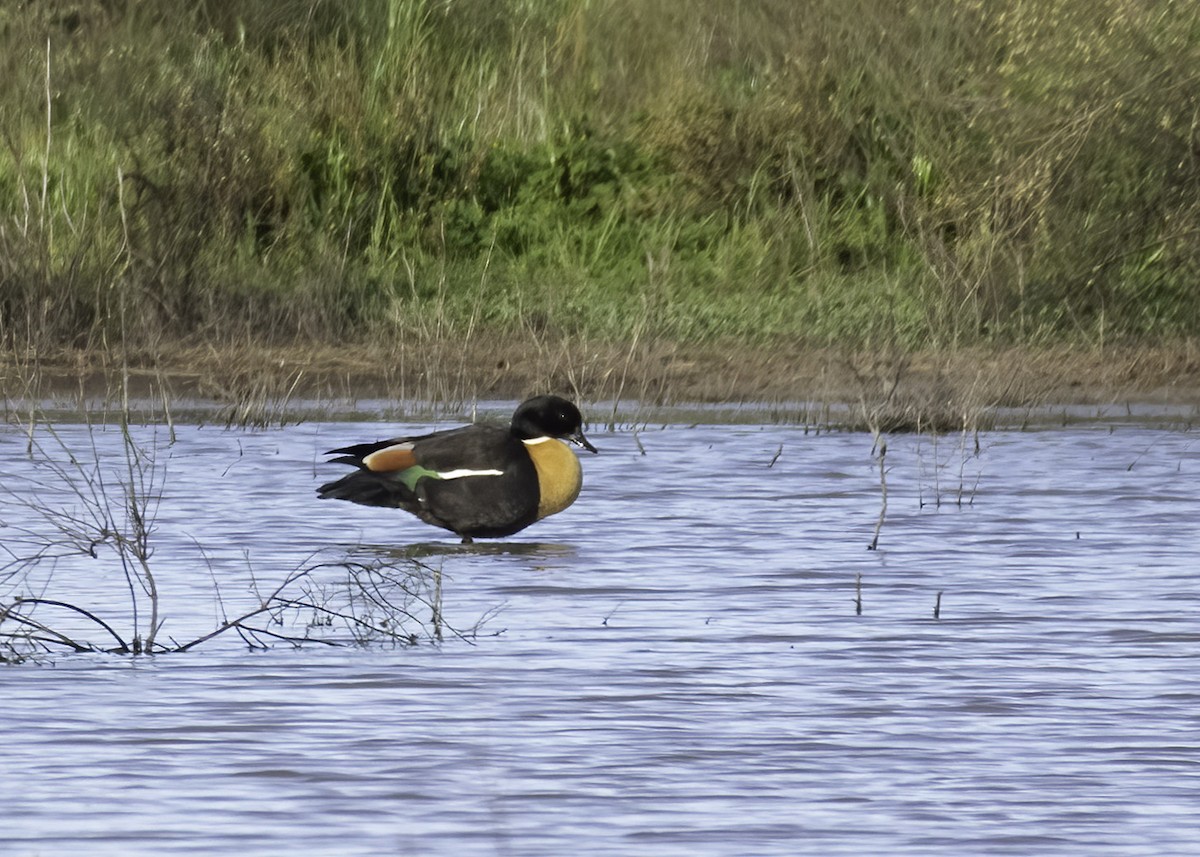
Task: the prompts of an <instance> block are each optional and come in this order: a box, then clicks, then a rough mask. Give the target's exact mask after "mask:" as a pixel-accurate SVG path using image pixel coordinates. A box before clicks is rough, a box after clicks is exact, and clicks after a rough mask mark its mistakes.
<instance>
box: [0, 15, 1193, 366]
mask: <svg viewBox="0 0 1200 857" xmlns="http://www.w3.org/2000/svg"><path fill="white" fill-rule="evenodd" d="M188 9H189V10H191V11H184V10H182V8H181V7H180V6H179V4H177V3H170V2H167V0H143V2H139V3H119V2H116V3H114V2H102V0H73V2H67V0H58V2H46V3H39V4H34V5H33V6H30V7H28V8H21V9H16V8H13V9H8V8H7V7H5V8H3V9H0V81H2V82H0V129H3V130H2V131H0V134H2V135H3V139H2V140H0V143H2V145H0V335H2V336H3V337H4V341H5V344H6V346H7V347H9V348H25V347H28V346H30V345H35V346H44V345H65V346H79V347H88V346H91V347H115V346H118V345H120V346H122V347H134V348H169V347H170V346H171V344H172V343H176V342H179V341H183V340H187V341H193V342H194V341H203V342H214V343H226V344H227V343H237V342H245V341H253V342H265V343H276V342H317V343H320V342H338V341H347V340H350V341H353V340H359V339H364V340H378V339H379V338H388V337H395V336H406V337H421V336H442V337H452V336H459V335H462V334H463V332H464V331H467V330H480V329H489V330H495V331H498V332H520V331H537V332H539V333H545V334H547V335H553V336H587V337H592V338H599V339H608V340H614V341H622V340H626V339H628V338H630V337H631V336H633V335H634V334H635V332H636V333H637V335H641V336H645V337H657V338H661V339H665V340H671V341H678V342H685V343H687V342H708V341H715V340H722V339H733V340H738V341H742V342H746V343H756V344H763V345H769V344H771V343H773V342H778V341H788V342H800V343H812V344H814V345H828V344H838V345H847V346H866V347H870V346H872V345H878V344H883V343H886V344H888V345H899V346H901V347H910V348H911V347H932V348H939V347H951V346H955V345H979V344H986V343H1000V344H1006V345H1008V344H1014V343H1015V344H1061V343H1078V344H1085V345H1092V344H1098V343H1104V342H1117V341H1120V342H1134V343H1138V342H1155V343H1157V342H1162V341H1170V340H1172V339H1178V338H1187V337H1194V336H1196V335H1198V334H1200V288H1198V287H1197V283H1198V282H1200V196H1198V195H1197V193H1196V188H1197V187H1200V118H1198V117H1200V13H1198V12H1196V11H1194V10H1192V9H1191V7H1190V6H1188V5H1187V4H1183V5H1180V4H1178V3H1167V2H1155V0H1151V2H1142V0H1063V2H1060V3H1054V4H1046V3H1034V2H1030V0H1002V2H991V0H918V2H914V3H910V4H895V3H890V2H886V0H850V2H846V0H815V2H811V3H796V2H794V0H760V2H754V3H737V4H729V3H720V2H716V0H708V2H700V0H679V2H673V3H645V2H640V0H575V2H568V0H520V1H519V0H511V2H496V3H493V2H488V0H459V1H458V2H448V0H438V2H433V0H427V2H399V0H391V2H388V0H367V2H363V3H352V4H349V3H342V2H340V0H288V1H287V2H277V3H272V4H245V3H243V4H238V3H234V2H232V1H231V0H208V2H203V3H199V4H194V6H193V5H189V7H188ZM47 113H49V116H47Z"/></svg>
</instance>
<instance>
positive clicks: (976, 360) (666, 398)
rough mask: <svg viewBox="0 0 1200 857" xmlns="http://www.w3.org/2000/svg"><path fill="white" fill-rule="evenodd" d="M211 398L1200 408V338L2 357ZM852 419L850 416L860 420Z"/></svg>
mask: <svg viewBox="0 0 1200 857" xmlns="http://www.w3.org/2000/svg"><path fill="white" fill-rule="evenodd" d="M123 385H124V386H125V387H126V389H127V391H128V395H129V396H131V397H135V398H137V397H149V398H159V399H162V400H163V401H176V402H178V401H185V400H186V401H211V402H213V403H214V404H215V405H216V406H217V407H222V406H224V407H226V408H229V409H231V412H233V411H236V410H237V409H239V408H240V409H243V410H244V411H245V412H246V413H247V414H248V413H250V412H251V411H253V410H255V409H256V408H257V409H258V410H260V411H261V410H263V409H264V408H266V409H270V410H273V411H278V410H280V409H281V408H283V407H285V406H286V404H287V403H288V402H292V401H301V400H302V401H305V402H307V403H309V404H310V405H312V406H313V407H315V408H317V409H318V410H319V409H320V408H321V407H323V406H324V407H329V408H330V409H331V410H337V409H338V407H339V406H344V405H346V404H348V403H354V402H360V401H364V400H373V401H378V400H385V401H387V400H391V401H398V402H427V403H434V404H453V403H468V402H476V401H481V400H484V401H487V400H515V399H520V398H522V397H524V396H526V395H530V394H533V393H539V392H556V393H560V394H564V395H567V396H570V397H572V398H574V399H577V400H579V401H580V402H582V403H600V402H609V403H614V412H615V407H616V404H618V403H620V404H625V405H633V404H635V403H637V404H640V405H641V406H644V407H650V408H655V407H657V408H666V409H669V408H672V407H678V406H687V405H701V406H714V405H715V406H730V407H735V408H736V407H739V406H747V405H756V406H763V407H771V406H778V407H795V406H797V405H804V406H805V407H810V408H811V407H812V406H814V405H816V406H821V407H824V408H825V409H826V412H827V413H829V412H830V411H831V409H832V410H834V411H840V412H843V413H847V412H853V411H857V412H858V416H859V417H860V419H858V421H859V422H862V423H863V424H864V427H866V426H870V427H875V428H880V429H881V430H884V431H893V430H914V429H915V430H921V429H922V427H925V428H931V429H934V430H945V429H952V428H962V427H964V426H978V425H979V422H980V420H981V419H984V420H985V421H986V415H987V414H989V413H995V412H998V411H1010V412H1011V411H1015V410H1022V409H1023V410H1026V411H1028V412H1033V411H1040V410H1053V409H1059V408H1078V407H1081V406H1088V407H1101V408H1104V407H1111V408H1121V409H1123V410H1124V411H1126V412H1128V413H1133V412H1134V410H1138V411H1141V412H1153V411H1155V410H1156V409H1157V410H1159V411H1161V412H1163V413H1164V414H1173V415H1175V416H1178V415H1179V414H1180V413H1183V414H1186V413H1187V412H1188V411H1189V409H1190V410H1192V411H1197V410H1200V346H1198V345H1197V344H1196V343H1192V342H1188V343H1183V344H1179V345H1174V346H1169V347H1168V346H1160V347H1152V348H1132V347H1128V348H1109V349H1103V350H1101V349H1072V348H1045V349H1033V348H1006V349H982V348H963V349H955V350H952V351H928V352H919V353H902V352H896V351H890V350H881V351H878V352H866V351H850V350H840V349H831V348H801V347H779V348H772V349H768V348H765V347H753V346H747V345H742V344H729V345H709V346H682V345H676V344H672V343H662V342H652V343H646V344H637V343H635V344H633V345H624V346H618V345H612V344H608V343H604V344H600V343H587V342H577V341H566V340H563V341H558V342H545V341H536V342H534V343H533V344H532V345H531V344H530V343H529V342H527V341H524V340H520V339H518V338H517V337H507V338H489V339H484V338H478V339H476V340H474V341H471V342H467V343H465V344H464V343H451V342H432V343H431V342H424V343H411V344H406V343H395V344H392V345H387V346H384V345H380V344H355V345H345V346H337V347H331V346H311V347H305V346H298V345H291V346H286V347H257V346H255V347H245V346H239V347H229V348H215V347H209V346H184V347H177V348H171V349H162V350H160V351H158V352H157V353H151V352H141V353H137V354H131V355H128V356H127V357H126V358H124V359H120V358H118V357H117V356H116V355H114V354H112V353H99V352H86V351H62V352H59V353H57V354H54V355H37V356H34V355H25V356H23V357H22V356H19V355H14V354H12V353H11V352H9V353H7V354H5V355H3V357H0V392H2V393H3V394H4V396H5V398H6V401H8V402H12V401H14V400H17V399H29V398H39V399H47V398H53V397H60V398H61V397H69V398H83V397H103V396H106V395H107V396H109V397H112V396H113V394H114V391H116V390H120V389H121V388H122V386H123ZM851 422H854V420H851Z"/></svg>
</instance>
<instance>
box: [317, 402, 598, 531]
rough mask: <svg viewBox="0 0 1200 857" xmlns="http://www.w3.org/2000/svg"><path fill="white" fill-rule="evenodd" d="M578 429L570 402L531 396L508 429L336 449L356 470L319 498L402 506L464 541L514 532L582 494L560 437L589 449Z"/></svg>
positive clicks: (575, 465) (474, 428)
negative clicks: (456, 534)
mask: <svg viewBox="0 0 1200 857" xmlns="http://www.w3.org/2000/svg"><path fill="white" fill-rule="evenodd" d="M582 425H583V417H582V415H581V414H580V413H579V409H578V408H576V407H575V406H574V405H573V404H571V403H570V402H568V401H567V400H566V399H561V398H559V397H558V396H535V397H533V398H532V399H528V400H526V401H524V402H522V403H521V405H520V406H519V407H518V408H517V410H516V412H515V413H514V414H513V419H512V423H511V424H510V425H509V426H508V428H507V429H504V428H500V427H497V426H491V425H486V424H477V425H471V426H465V427H464V428H458V429H451V430H449V431H439V432H433V433H432V434H424V435H419V436H416V437H397V438H392V439H390V440H381V441H376V442H375V443H360V444H356V445H354V446H347V447H343V448H341V449H334V450H331V451H330V453H329V454H330V455H336V456H337V457H336V458H334V459H333V460H332V463H336V464H349V465H351V466H352V467H355V468H357V469H356V470H355V471H354V472H353V473H351V474H350V475H348V476H343V477H342V478H341V479H337V480H335V481H333V482H328V483H326V484H324V485H322V486H321V487H320V488H319V489H317V496H319V497H320V498H321V499H334V500H348V501H350V502H351V503H359V504H361V505H364V506H384V507H386V508H391V509H403V510H405V511H406V512H410V513H412V514H413V515H416V516H417V517H418V518H420V519H421V520H422V521H425V522H426V523H429V524H433V525H434V526H435V527H442V528H443V529H446V530H450V531H451V532H453V533H458V535H460V536H461V537H462V539H463V541H464V542H469V541H471V540H472V539H473V538H475V537H482V538H497V537H500V536H510V535H512V534H513V533H516V532H519V531H520V530H523V529H525V528H526V527H528V526H529V525H530V524H532V523H533V522H534V521H537V520H540V519H542V518H545V517H547V516H549V515H554V514H556V513H558V512H561V511H562V510H563V509H565V508H567V507H568V506H570V505H571V504H572V503H574V502H575V498H576V497H578V496H579V490H580V487H581V486H582V484H583V471H582V469H581V468H580V466H579V460H578V459H577V458H576V456H575V453H574V452H572V451H571V449H570V447H568V446H567V445H566V443H564V442H563V441H569V442H570V443H574V444H577V445H578V446H581V447H583V448H584V449H586V450H588V451H590V452H595V451H596V448H595V447H594V446H592V445H591V443H589V442H588V440H587V438H586V437H584V436H583V428H582Z"/></svg>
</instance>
